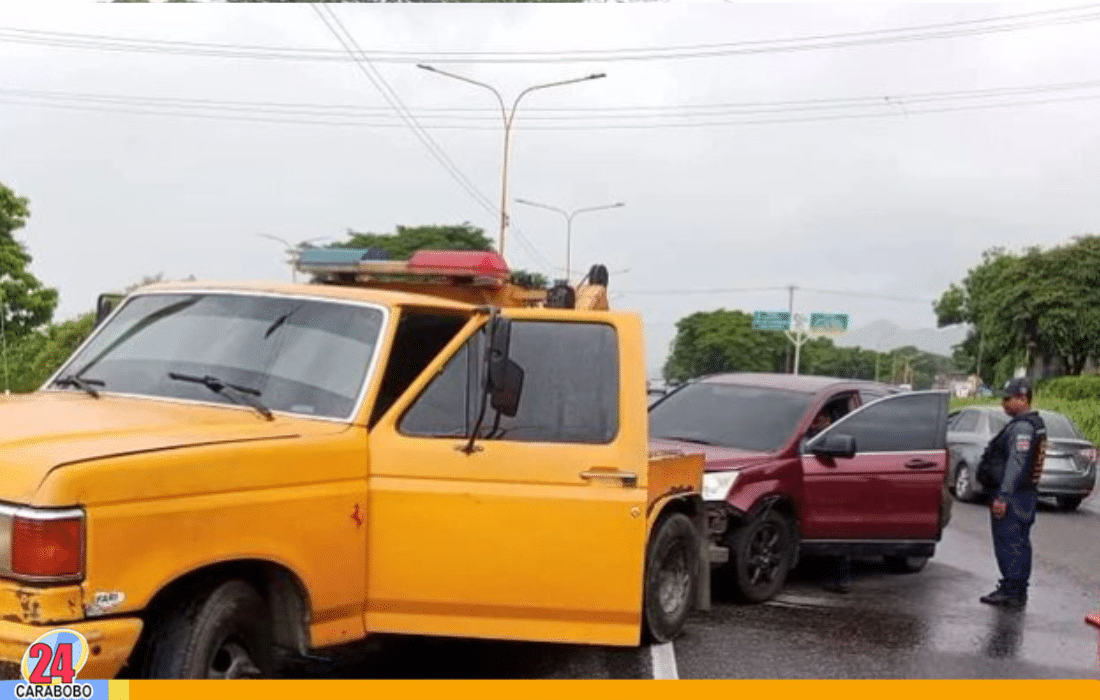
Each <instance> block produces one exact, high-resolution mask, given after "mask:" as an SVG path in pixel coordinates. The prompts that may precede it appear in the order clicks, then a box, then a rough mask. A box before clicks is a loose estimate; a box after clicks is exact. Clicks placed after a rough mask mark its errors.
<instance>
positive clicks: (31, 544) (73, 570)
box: [0, 504, 84, 583]
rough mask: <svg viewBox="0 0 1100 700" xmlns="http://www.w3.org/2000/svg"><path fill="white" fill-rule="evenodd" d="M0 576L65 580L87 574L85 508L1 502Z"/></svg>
mask: <svg viewBox="0 0 1100 700" xmlns="http://www.w3.org/2000/svg"><path fill="white" fill-rule="evenodd" d="M0 576H4V577H7V578H13V579H16V580H18V581H25V582H28V583H65V582H69V581H79V580H80V579H81V578H83V576H84V511H83V510H82V509H80V508H63V509H57V510H53V509H45V508H27V507H19V506H10V505H5V504H0Z"/></svg>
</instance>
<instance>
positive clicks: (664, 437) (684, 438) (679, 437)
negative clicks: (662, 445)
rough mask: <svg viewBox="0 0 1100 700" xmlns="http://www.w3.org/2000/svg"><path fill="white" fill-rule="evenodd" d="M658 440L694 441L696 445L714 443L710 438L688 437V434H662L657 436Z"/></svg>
mask: <svg viewBox="0 0 1100 700" xmlns="http://www.w3.org/2000/svg"><path fill="white" fill-rule="evenodd" d="M657 439H658V440H676V441H677V442H693V443H695V444H696V445H713V444H714V443H713V442H711V441H710V440H704V439H703V438H697V437H688V436H686V435H662V436H660V437H658V438H657Z"/></svg>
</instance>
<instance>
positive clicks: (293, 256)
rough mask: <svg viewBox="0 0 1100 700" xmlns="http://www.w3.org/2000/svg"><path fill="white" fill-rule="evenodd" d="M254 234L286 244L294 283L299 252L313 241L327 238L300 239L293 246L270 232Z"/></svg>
mask: <svg viewBox="0 0 1100 700" xmlns="http://www.w3.org/2000/svg"><path fill="white" fill-rule="evenodd" d="M256 235H257V236H259V237H260V238H268V239H270V240H273V241H278V242H279V243H282V244H283V245H284V246H286V253H287V255H289V256H290V279H291V281H292V282H295V283H297V282H298V271H297V263H298V256H299V255H300V254H301V252H302V250H303V249H304V248H307V247H309V246H310V245H311V244H312V243H313V242H314V241H323V240H326V239H328V238H329V237H328V236H323V237H319V238H310V239H309V240H305V241H302V242H300V243H299V244H298V245H296V246H295V245H291V244H290V241H288V240H286V239H284V238H279V237H278V236H272V235H271V234H270V233H258V234H256Z"/></svg>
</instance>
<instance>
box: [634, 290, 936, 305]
mask: <svg viewBox="0 0 1100 700" xmlns="http://www.w3.org/2000/svg"><path fill="white" fill-rule="evenodd" d="M788 289H790V287H741V288H707V289H616V290H615V291H616V292H617V293H619V294H623V295H627V294H652V295H657V296H680V295H686V294H743V293H747V292H775V291H786V290H788ZM798 289H799V291H803V292H813V293H817V294H837V295H840V296H851V297H860V298H862V299H880V300H884V301H901V302H910V303H917V304H932V303H934V302H935V300H934V299H931V298H918V297H903V296H893V295H888V294H873V293H871V292H856V291H850V290H839V289H816V288H813V287H801V286H800V287H798Z"/></svg>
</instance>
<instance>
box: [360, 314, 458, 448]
mask: <svg viewBox="0 0 1100 700" xmlns="http://www.w3.org/2000/svg"><path fill="white" fill-rule="evenodd" d="M467 320H468V319H467V317H466V316H458V315H443V314H439V313H428V312H420V311H415V310H412V311H410V310H405V311H402V313H401V320H400V321H398V323H397V331H396V333H395V335H394V338H393V348H392V350H391V351H390V356H389V360H388V361H387V363H386V371H385V374H383V375H382V385H381V387H379V390H378V399H377V400H376V401H375V402H374V410H372V411H371V418H370V427H374V425H375V424H376V423H377V422H378V420H379V419H380V418H381V417H382V415H383V414H385V412H386V411H388V410H389V408H390V406H392V405H393V404H394V402H395V401H397V399H398V398H400V396H401V394H403V393H405V390H406V389H408V388H409V385H410V384H412V383H413V380H415V379H416V378H417V377H418V376H420V373H421V372H423V371H424V368H425V367H427V366H428V364H429V363H430V362H431V361H432V360H433V359H435V356H436V355H438V354H439V351H440V350H442V349H443V348H444V347H445V346H446V345H447V343H449V342H451V339H452V338H454V337H455V335H456V334H457V333H458V332H459V331H460V330H461V329H462V326H463V325H465V324H466V321H467Z"/></svg>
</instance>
